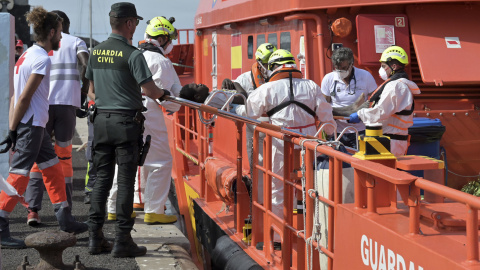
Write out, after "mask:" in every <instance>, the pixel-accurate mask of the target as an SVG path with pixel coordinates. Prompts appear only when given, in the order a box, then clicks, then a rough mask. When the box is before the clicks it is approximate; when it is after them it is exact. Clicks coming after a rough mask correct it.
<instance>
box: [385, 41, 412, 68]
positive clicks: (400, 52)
mask: <svg viewBox="0 0 480 270" xmlns="http://www.w3.org/2000/svg"><path fill="white" fill-rule="evenodd" d="M394 59H395V60H398V61H399V62H400V63H402V64H404V65H405V66H406V65H408V55H407V52H406V51H405V50H404V49H402V47H399V46H391V47H388V48H387V49H385V51H383V53H382V56H381V57H380V62H389V61H391V60H394Z"/></svg>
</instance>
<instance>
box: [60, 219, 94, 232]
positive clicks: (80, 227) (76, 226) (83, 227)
mask: <svg viewBox="0 0 480 270" xmlns="http://www.w3.org/2000/svg"><path fill="white" fill-rule="evenodd" d="M62 231H64V232H67V233H73V234H75V235H76V234H80V233H84V232H86V231H88V225H87V224H86V223H83V222H77V221H74V222H72V223H70V224H69V225H68V227H67V228H66V229H65V230H63V229H62Z"/></svg>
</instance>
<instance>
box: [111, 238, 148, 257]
mask: <svg viewBox="0 0 480 270" xmlns="http://www.w3.org/2000/svg"><path fill="white" fill-rule="evenodd" d="M145 254H147V248H146V247H143V246H137V244H135V242H133V239H132V236H130V233H118V232H117V234H116V235H115V244H114V245H113V250H112V255H113V257H116V258H125V257H138V256H143V255H145Z"/></svg>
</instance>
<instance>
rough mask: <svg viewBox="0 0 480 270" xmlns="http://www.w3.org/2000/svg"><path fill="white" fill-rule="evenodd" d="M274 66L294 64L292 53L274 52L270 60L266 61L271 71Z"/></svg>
mask: <svg viewBox="0 0 480 270" xmlns="http://www.w3.org/2000/svg"><path fill="white" fill-rule="evenodd" d="M274 64H277V65H283V64H296V63H295V58H294V57H293V55H292V53H291V52H289V51H287V50H282V49H279V50H276V51H275V52H274V53H272V55H270V58H269V59H268V69H269V70H272V67H273V65H274Z"/></svg>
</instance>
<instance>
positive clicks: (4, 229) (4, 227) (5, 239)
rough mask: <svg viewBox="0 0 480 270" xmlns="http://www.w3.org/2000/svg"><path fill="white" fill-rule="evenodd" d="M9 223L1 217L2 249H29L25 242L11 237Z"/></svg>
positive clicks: (0, 234) (0, 235) (0, 236)
mask: <svg viewBox="0 0 480 270" xmlns="http://www.w3.org/2000/svg"><path fill="white" fill-rule="evenodd" d="M8 223H9V222H8V219H6V218H3V217H0V238H1V243H2V248H12V249H13V248H15V249H21V248H27V246H26V245H25V242H24V241H23V240H20V239H15V238H12V237H11V236H10V227H9V225H8Z"/></svg>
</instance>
